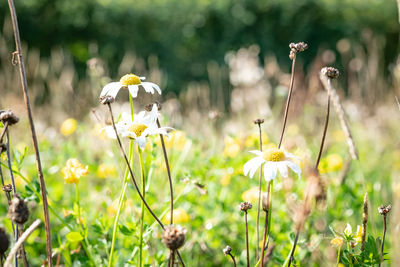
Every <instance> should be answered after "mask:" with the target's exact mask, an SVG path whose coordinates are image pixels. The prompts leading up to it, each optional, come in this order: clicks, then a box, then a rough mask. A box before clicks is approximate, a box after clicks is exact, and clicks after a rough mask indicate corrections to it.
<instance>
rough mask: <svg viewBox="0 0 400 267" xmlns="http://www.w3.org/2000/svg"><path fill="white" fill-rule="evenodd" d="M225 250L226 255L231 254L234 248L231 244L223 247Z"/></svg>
mask: <svg viewBox="0 0 400 267" xmlns="http://www.w3.org/2000/svg"><path fill="white" fill-rule="evenodd" d="M223 252H224V254H225V255H229V254H231V252H232V248H231V247H230V246H226V247H225V248H224V249H223Z"/></svg>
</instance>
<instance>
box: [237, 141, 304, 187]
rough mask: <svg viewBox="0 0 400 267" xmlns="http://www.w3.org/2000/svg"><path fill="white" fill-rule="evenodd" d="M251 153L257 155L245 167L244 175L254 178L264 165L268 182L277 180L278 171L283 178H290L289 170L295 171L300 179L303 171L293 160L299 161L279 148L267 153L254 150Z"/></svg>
mask: <svg viewBox="0 0 400 267" xmlns="http://www.w3.org/2000/svg"><path fill="white" fill-rule="evenodd" d="M250 152H251V153H253V154H255V155H257V157H255V158H252V159H251V160H249V161H248V162H246V164H244V166H243V172H244V175H249V176H250V178H253V176H254V174H255V173H256V171H257V169H258V168H259V167H261V165H262V164H264V178H265V180H266V181H271V180H273V179H275V177H276V175H277V173H278V171H279V172H280V174H281V175H282V176H283V177H288V168H287V167H289V168H290V169H292V170H293V172H295V173H296V174H297V175H298V176H299V178H300V175H301V169H300V167H299V165H297V163H295V162H294V161H293V160H295V159H298V158H297V157H296V156H294V155H293V154H290V153H288V152H285V151H283V150H282V149H278V148H271V149H268V150H265V151H263V152H262V151H259V150H253V151H250Z"/></svg>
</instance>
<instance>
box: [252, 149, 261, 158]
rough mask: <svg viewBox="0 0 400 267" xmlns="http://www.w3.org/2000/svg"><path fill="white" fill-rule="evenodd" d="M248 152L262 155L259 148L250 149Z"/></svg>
mask: <svg viewBox="0 0 400 267" xmlns="http://www.w3.org/2000/svg"><path fill="white" fill-rule="evenodd" d="M249 152H250V153H253V154H255V155H257V156H259V157H262V155H263V153H262V151H260V150H251V151H249Z"/></svg>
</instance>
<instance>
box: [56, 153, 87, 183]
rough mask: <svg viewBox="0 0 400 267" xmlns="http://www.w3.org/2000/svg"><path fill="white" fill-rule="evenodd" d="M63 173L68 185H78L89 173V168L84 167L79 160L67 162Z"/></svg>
mask: <svg viewBox="0 0 400 267" xmlns="http://www.w3.org/2000/svg"><path fill="white" fill-rule="evenodd" d="M61 172H62V175H63V177H64V181H65V183H66V184H78V183H79V180H80V178H81V177H83V176H86V175H87V174H88V173H89V171H88V166H84V165H83V164H82V163H80V162H79V161H78V160H77V159H69V160H67V163H66V166H65V167H64V168H63V169H62V170H61Z"/></svg>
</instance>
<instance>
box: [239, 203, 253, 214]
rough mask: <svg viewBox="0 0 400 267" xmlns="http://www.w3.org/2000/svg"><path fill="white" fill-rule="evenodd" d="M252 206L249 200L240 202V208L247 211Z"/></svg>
mask: <svg viewBox="0 0 400 267" xmlns="http://www.w3.org/2000/svg"><path fill="white" fill-rule="evenodd" d="M252 207H253V205H251V203H250V202H247V201H246V202H242V203H240V210H241V211H244V212H247V211H248V210H249V209H251V208H252Z"/></svg>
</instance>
